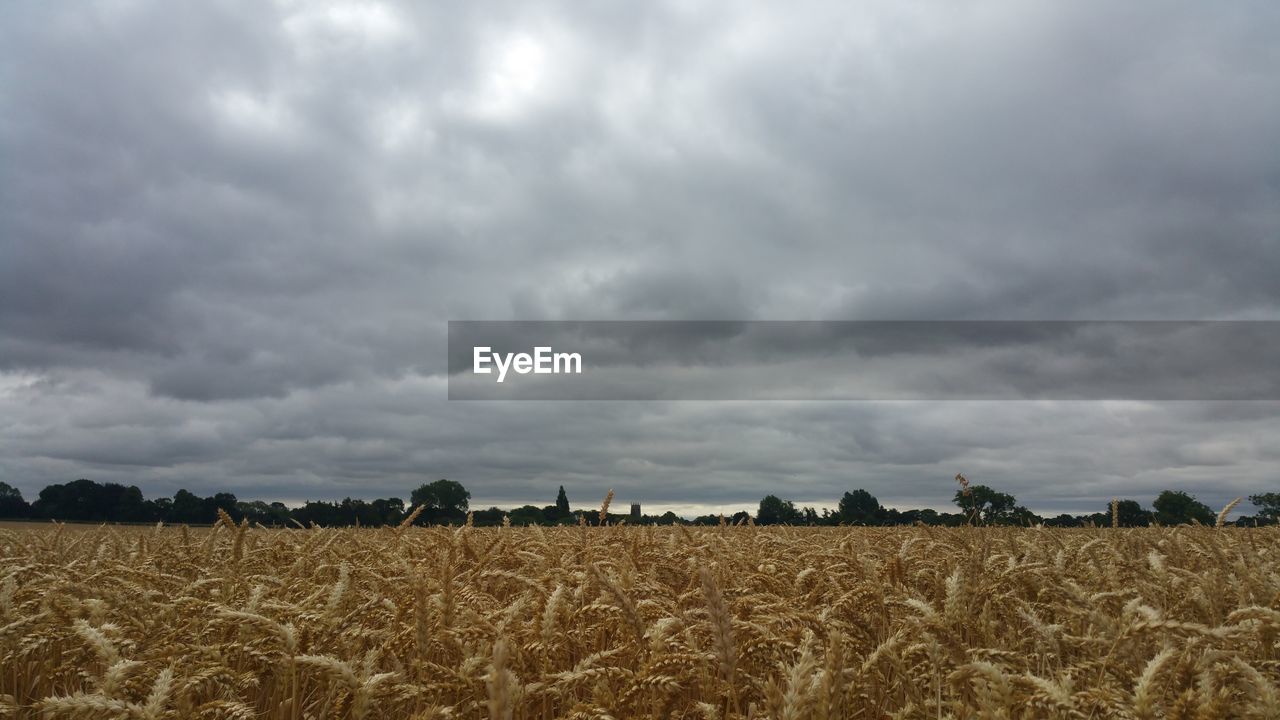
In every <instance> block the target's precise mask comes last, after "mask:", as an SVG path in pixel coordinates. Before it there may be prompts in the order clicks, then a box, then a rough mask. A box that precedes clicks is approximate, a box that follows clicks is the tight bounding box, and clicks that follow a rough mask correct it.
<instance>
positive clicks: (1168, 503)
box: [1151, 490, 1217, 525]
mask: <svg viewBox="0 0 1280 720" xmlns="http://www.w3.org/2000/svg"><path fill="white" fill-rule="evenodd" d="M1151 506H1152V507H1154V508H1155V509H1156V520H1158V521H1159V522H1160V524H1161V525H1183V524H1186V523H1189V522H1191V521H1192V520H1194V521H1196V522H1198V523H1200V524H1201V525H1212V524H1213V523H1214V520H1216V519H1217V516H1216V515H1214V514H1213V510H1210V509H1209V506H1208V505H1205V504H1204V503H1202V502H1200V501H1199V500H1196V499H1195V497H1194V496H1192V495H1188V494H1186V493H1185V492H1183V491H1181V490H1164V491H1162V492H1161V493H1160V495H1159V496H1157V497H1156V500H1155V502H1153V503H1151Z"/></svg>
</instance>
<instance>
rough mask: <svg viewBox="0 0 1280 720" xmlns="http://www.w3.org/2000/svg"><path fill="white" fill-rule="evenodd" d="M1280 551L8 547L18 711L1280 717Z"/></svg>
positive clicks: (1182, 544) (4, 710) (843, 541)
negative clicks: (1278, 640)
mask: <svg viewBox="0 0 1280 720" xmlns="http://www.w3.org/2000/svg"><path fill="white" fill-rule="evenodd" d="M1277 541H1280V532H1278V531H1277V530H1276V529H1274V528H1259V529H1241V528H1219V529H1214V528H1208V527H1178V528H1149V529H1110V528H1108V529H1071V530H1067V529H1043V528H954V529H944V528H926V527H903V528H790V527H769V528H764V527H720V528H684V527H663V528H655V527H626V526H621V527H565V528H537V527H532V528H471V527H458V528H447V527H434V528H422V527H402V528H378V529H341V530H337V529H324V528H312V529H306V530H303V529H291V530H275V529H271V530H269V529H265V528H252V527H249V526H247V525H240V526H235V525H232V524H231V523H230V522H226V523H223V524H222V525H220V526H217V527H215V528H213V529H201V530H196V529H187V528H169V527H156V528H150V527H111V526H102V527H99V526H89V527H83V526H81V527H72V526H60V525H54V524H48V525H17V524H15V525H10V526H6V527H3V528H0V696H3V698H0V716H9V717H86V718H89V717H92V718H188V717H195V718H272V719H275V718H432V717H463V718H485V717H494V718H553V717H578V718H607V717H614V718H630V717H654V718H659V717H684V718H724V717H730V718H736V717H755V718H765V717H768V718H882V717H902V718H937V717H957V718H967V717H990V718H1032V717H1035V718H1040V717H1049V718H1053V717H1062V718H1087V717H1094V718H1105V717H1134V718H1156V717H1170V718H1218V717H1258V718H1264V717H1270V718H1274V717H1280V692H1278V691H1277V687H1278V686H1280V655H1278V654H1277V651H1276V637H1277V630H1280V565H1278V563H1277V557H1276V553H1277V550H1278V549H1280V543H1278V542H1277Z"/></svg>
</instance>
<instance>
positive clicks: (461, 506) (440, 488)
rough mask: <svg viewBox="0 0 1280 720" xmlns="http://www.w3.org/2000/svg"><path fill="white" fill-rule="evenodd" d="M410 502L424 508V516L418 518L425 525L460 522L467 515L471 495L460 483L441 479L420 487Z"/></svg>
mask: <svg viewBox="0 0 1280 720" xmlns="http://www.w3.org/2000/svg"><path fill="white" fill-rule="evenodd" d="M409 501H410V502H411V503H412V504H413V505H414V506H415V507H416V506H418V505H422V506H423V511H422V515H421V516H420V517H419V518H418V520H419V521H420V522H422V523H423V524H426V523H428V522H438V523H439V522H449V521H453V520H458V521H460V520H463V519H464V518H465V517H466V515H467V507H468V506H469V505H470V503H471V493H470V492H469V491H468V490H467V489H466V488H464V487H462V485H461V484H460V483H456V482H454V481H453V480H444V479H441V480H436V481H435V482H433V483H427V484H426V485H421V486H419V487H418V489H417V490H414V491H413V494H412V495H410V496H409Z"/></svg>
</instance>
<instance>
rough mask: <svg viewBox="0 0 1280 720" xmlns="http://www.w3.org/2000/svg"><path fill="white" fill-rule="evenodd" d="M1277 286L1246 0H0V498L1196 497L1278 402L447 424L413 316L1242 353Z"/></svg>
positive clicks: (1261, 449) (605, 411)
mask: <svg viewBox="0 0 1280 720" xmlns="http://www.w3.org/2000/svg"><path fill="white" fill-rule="evenodd" d="M1277 270H1280V4H1277V3H1275V2H1274V1H1273V0H1257V1H1254V2H1249V1H1247V0H1242V1H1241V2H1232V3H1205V2H1164V1H1155V0H1151V1H1149V2H1124V3H1116V2H1090V1H1073V2H1066V1H1063V2H1056V3H1047V2H1029V1H1028V0H1004V1H981V2H904V1H902V0H878V1H874V2H856V3H850V2H830V3H820V2H808V3H799V4H796V3H777V2H760V3H754V4H751V3H743V2H737V1H734V2H724V3H714V2H614V3H603V2H600V3H597V2H592V3H582V2H565V3H544V2H529V1H527V0H521V1H520V2H510V3H497V2H492V3H490V2H456V3H446V2H432V3H405V4H393V3H383V2H367V3H366V2H337V3H319V2H316V3H311V2H289V1H285V0H281V1H278V2H274V3H272V2H265V1H263V0H244V1H242V2H236V1H230V0H227V1H223V0H216V1H215V0H211V1H209V2H198V3H172V2H149V1H147V0H116V1H113V2H101V3H81V2H67V3H60V2H54V3H50V2H23V1H14V2H6V3H3V4H2V5H0V481H4V482H8V483H9V484H11V485H14V486H16V487H18V488H20V489H21V490H22V491H23V492H24V494H25V495H26V496H27V497H28V499H33V498H34V496H35V494H36V493H37V492H38V490H39V489H40V488H41V487H42V486H44V485H45V484H48V483H51V482H65V481H68V480H72V479H75V478H78V477H87V478H91V479H95V480H99V481H115V482H123V483H128V484H136V485H138V486H139V487H141V488H142V490H143V492H144V493H145V494H147V495H148V496H149V497H152V496H156V495H172V493H173V492H174V491H176V490H177V489H178V488H182V487H185V488H188V489H190V490H192V491H195V492H198V493H201V494H204V493H211V492H214V491H217V490H230V491H232V492H235V493H236V494H237V495H239V496H240V497H242V498H262V499H283V500H286V501H296V500H299V499H303V498H320V499H327V498H341V497H343V496H348V495H350V496H356V497H365V498H372V497H381V496H387V495H396V496H400V497H407V496H408V494H409V491H410V490H411V489H412V488H413V487H415V486H416V485H418V484H420V483H421V482H424V481H429V480H434V479H437V478H440V477H447V478H449V479H453V480H457V481H459V482H462V483H463V484H464V485H465V486H466V487H467V488H468V489H470V490H471V492H472V495H473V505H479V506H488V505H490V504H500V505H509V504H513V503H524V502H534V503H536V504H539V505H543V504H550V503H551V502H552V501H553V500H554V498H555V491H556V487H557V486H558V485H560V484H563V485H565V486H566V489H567V490H568V493H569V498H570V500H571V502H572V503H573V504H574V505H575V506H590V505H595V504H597V503H598V502H599V500H600V498H601V497H602V496H603V495H604V493H605V491H606V490H607V489H608V488H610V487H612V488H615V490H616V491H617V499H618V502H619V503H626V502H630V501H641V502H643V503H645V506H646V509H647V510H655V509H665V508H667V507H675V508H676V509H678V510H680V511H682V512H695V511H696V512H701V511H705V510H711V511H715V510H722V509H723V510H735V509H739V508H741V507H746V506H749V505H754V503H755V502H757V501H758V500H759V498H760V497H761V496H762V495H763V494H765V493H766V492H775V493H778V494H780V495H783V496H785V497H789V498H792V499H794V500H796V501H797V502H798V503H803V504H815V505H819V506H820V505H823V504H825V505H828V506H831V505H834V503H835V501H836V499H837V498H838V497H839V495H840V494H841V493H843V492H844V491H845V490H847V489H852V488H855V487H865V488H867V489H868V490H870V491H871V492H872V493H873V494H875V495H877V496H878V497H879V498H880V500H881V501H882V502H884V503H886V504H892V505H897V506H899V507H921V506H931V507H939V508H941V507H944V506H946V505H948V503H949V501H950V497H951V495H952V493H953V492H954V489H955V484H954V482H953V481H952V479H951V478H952V477H953V476H954V475H955V474H956V473H957V472H964V473H966V474H967V475H969V477H970V478H971V480H972V481H973V482H975V483H983V484H988V485H991V486H993V487H996V488H998V489H1002V490H1006V491H1008V492H1012V493H1013V494H1015V495H1016V496H1017V497H1018V499H1019V501H1020V502H1022V503H1024V504H1026V505H1028V506H1029V507H1031V508H1032V509H1035V510H1038V511H1041V512H1055V513H1056V512H1059V511H1063V510H1066V511H1072V512H1075V511H1096V510H1102V509H1103V507H1104V505H1105V502H1106V500H1107V498H1110V497H1111V496H1113V495H1119V496H1121V497H1133V498H1136V499H1139V500H1141V501H1142V502H1143V503H1144V504H1148V503H1149V502H1150V500H1151V499H1152V498H1153V497H1154V495H1155V493H1156V492H1157V491H1158V490H1160V489H1162V488H1166V487H1168V488H1180V489H1185V490H1188V491H1190V492H1192V493H1193V494H1196V495H1197V496H1199V497H1200V498H1201V499H1203V500H1205V501H1206V502H1208V503H1209V504H1211V505H1213V506H1215V508H1216V507H1219V506H1221V505H1222V504H1224V503H1225V502H1226V501H1227V500H1229V499H1230V498H1232V497H1235V496H1237V495H1247V494H1250V493H1253V492H1259V491H1266V490H1280V447H1278V446H1277V444H1276V442H1275V439H1276V438H1277V437H1280V403H1275V402H1253V403H1236V404H1230V403H1189V402H1182V403H1171V402H1165V403H1160V402H1151V403H1146V402H1117V401H1101V402H881V403H741V402H718V403H717V402H703V403H693V402H673V403H656V402H653V403H627V402H582V403H574V402H545V403H542V402H512V403H505V402H483V403H467V402H457V401H454V402H450V401H448V400H446V392H445V391H446V378H445V369H446V353H445V339H446V322H447V321H448V320H450V319H454V320H460V319H496V320H509V319H553V320H560V319H564V320H614V319H619V320H622V319H656V320H667V319H674V320H702V319H715V320H749V319H772V320H813V319H857V320H872V319H874V320H901V319H907V320H950V319H1034V320H1062V319H1070V320H1121V319H1123V320H1142V319H1173V320H1197V319H1261V320H1280V279H1277ZM1242 509H1243V510H1249V506H1248V505H1247V504H1246V505H1245V506H1243V507H1242Z"/></svg>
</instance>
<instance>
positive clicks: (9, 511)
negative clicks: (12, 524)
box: [0, 482, 31, 518]
mask: <svg viewBox="0 0 1280 720" xmlns="http://www.w3.org/2000/svg"><path fill="white" fill-rule="evenodd" d="M30 514H31V506H30V505H28V504H27V501H26V500H24V499H22V492H21V491H20V490H18V488H16V487H12V486H11V485H9V483H4V482H0V518H21V517H27V516H28V515H30Z"/></svg>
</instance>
